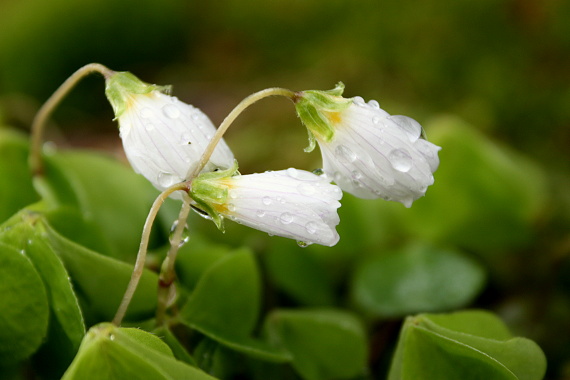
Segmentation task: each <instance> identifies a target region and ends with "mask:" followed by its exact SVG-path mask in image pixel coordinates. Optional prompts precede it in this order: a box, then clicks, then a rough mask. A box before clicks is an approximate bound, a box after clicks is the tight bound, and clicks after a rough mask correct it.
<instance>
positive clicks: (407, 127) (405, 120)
mask: <svg viewBox="0 0 570 380" xmlns="http://www.w3.org/2000/svg"><path fill="white" fill-rule="evenodd" d="M390 120H392V121H393V122H394V123H396V124H398V126H399V127H400V128H401V129H402V130H403V131H404V132H405V133H406V135H408V139H409V140H410V141H411V142H414V141H416V140H417V139H418V138H419V137H420V135H421V133H422V126H421V125H420V123H418V122H417V121H415V120H414V119H412V118H411V117H407V116H403V115H394V116H390Z"/></svg>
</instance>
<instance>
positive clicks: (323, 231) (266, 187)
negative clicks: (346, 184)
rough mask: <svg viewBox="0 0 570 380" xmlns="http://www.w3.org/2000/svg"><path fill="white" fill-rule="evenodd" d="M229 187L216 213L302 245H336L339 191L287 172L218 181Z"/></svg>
mask: <svg viewBox="0 0 570 380" xmlns="http://www.w3.org/2000/svg"><path fill="white" fill-rule="evenodd" d="M220 185H225V186H227V187H228V197H227V200H225V202H224V203H223V204H221V205H219V206H218V211H219V212H220V213H221V214H222V215H224V216H226V217H227V218H228V219H230V220H233V221H235V222H238V223H241V224H244V225H246V226H249V227H252V228H255V229H258V230H261V231H265V232H267V233H269V234H271V235H277V236H283V237H287V238H290V239H295V240H298V241H302V242H304V243H307V244H310V243H317V244H322V245H326V246H333V245H335V244H336V243H337V242H338V240H339V236H338V233H337V232H336V229H335V227H336V226H337V225H338V223H339V221H340V219H339V216H338V213H337V209H338V208H339V207H340V203H339V202H338V201H339V200H340V199H341V197H342V191H341V190H340V188H338V187H337V186H335V185H332V184H330V183H329V181H328V180H327V179H325V178H323V177H320V176H317V175H315V174H313V173H310V172H307V171H303V170H297V169H293V168H290V169H287V170H280V171H274V172H265V173H260V174H250V175H241V176H235V177H230V178H226V179H223V180H220Z"/></svg>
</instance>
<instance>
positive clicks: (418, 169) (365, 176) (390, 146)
mask: <svg viewBox="0 0 570 380" xmlns="http://www.w3.org/2000/svg"><path fill="white" fill-rule="evenodd" d="M343 88H344V87H343V86H342V85H337V87H336V88H335V90H332V91H305V92H301V93H299V95H298V101H297V103H296V108H297V113H298V114H299V117H300V118H301V120H302V121H303V123H304V124H305V126H306V127H307V129H308V130H309V135H310V139H311V138H314V139H316V141H317V142H318V144H319V147H320V148H321V153H322V156H323V170H324V172H325V173H326V174H327V175H328V176H329V177H330V178H331V179H332V180H334V181H335V183H336V184H337V185H338V186H340V187H341V188H342V189H343V190H345V191H347V192H349V193H351V194H353V195H355V196H357V197H360V198H367V199H373V198H383V199H386V200H391V201H396V202H400V203H402V204H404V205H405V206H406V207H410V206H411V205H412V202H413V201H415V200H416V199H418V198H420V197H422V196H424V195H425V192H426V189H427V187H428V186H429V185H431V184H433V182H434V178H433V172H435V170H436V169H437V167H438V165H439V158H438V156H437V152H438V151H439V150H440V149H441V148H440V147H438V146H436V145H434V144H432V143H430V142H428V141H427V140H425V139H424V138H423V136H422V135H423V131H422V127H421V126H420V124H419V123H418V122H416V121H415V120H413V119H411V118H409V117H406V116H391V115H390V114H388V113H387V112H386V111H384V110H383V109H381V108H380V106H379V104H378V102H376V101H375V100H371V101H370V102H368V103H365V102H364V100H363V99H362V98H360V97H355V98H351V99H346V98H343V97H342V96H340V95H341V94H342V89H343ZM333 91H334V93H333ZM314 99H317V101H315V100H314ZM323 130H325V131H326V133H322V131H323ZM311 144H312V145H314V144H313V143H311Z"/></svg>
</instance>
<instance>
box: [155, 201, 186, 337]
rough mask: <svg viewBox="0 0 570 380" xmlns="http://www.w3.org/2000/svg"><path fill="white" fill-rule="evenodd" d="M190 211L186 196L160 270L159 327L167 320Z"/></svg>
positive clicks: (157, 322)
mask: <svg viewBox="0 0 570 380" xmlns="http://www.w3.org/2000/svg"><path fill="white" fill-rule="evenodd" d="M190 209H191V206H190V197H189V196H188V194H184V199H183V200H182V208H181V209H180V214H179V215H178V220H177V222H176V227H175V228H174V231H173V232H172V236H171V239H170V249H169V250H168V253H167V255H166V259H165V260H164V263H163V266H162V267H161V270H160V276H159V280H158V281H159V282H158V305H157V309H156V325H157V326H160V325H162V324H163V323H164V320H165V315H166V308H167V307H168V301H169V298H170V294H171V290H172V285H173V283H174V278H175V277H176V273H175V271H174V262H175V260H176V255H177V254H178V249H179V248H180V247H181V246H182V244H181V243H182V239H183V234H184V230H185V229H186V220H187V219H188V214H189V213H190Z"/></svg>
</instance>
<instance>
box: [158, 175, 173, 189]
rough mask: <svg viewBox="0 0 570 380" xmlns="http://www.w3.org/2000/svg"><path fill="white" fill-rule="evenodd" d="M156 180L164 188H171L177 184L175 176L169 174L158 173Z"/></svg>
mask: <svg viewBox="0 0 570 380" xmlns="http://www.w3.org/2000/svg"><path fill="white" fill-rule="evenodd" d="M156 180H157V182H158V184H159V185H160V186H162V187H170V186H172V185H174V184H175V183H176V177H175V176H174V175H173V174H171V173H167V172H161V173H158V176H157V178H156Z"/></svg>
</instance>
